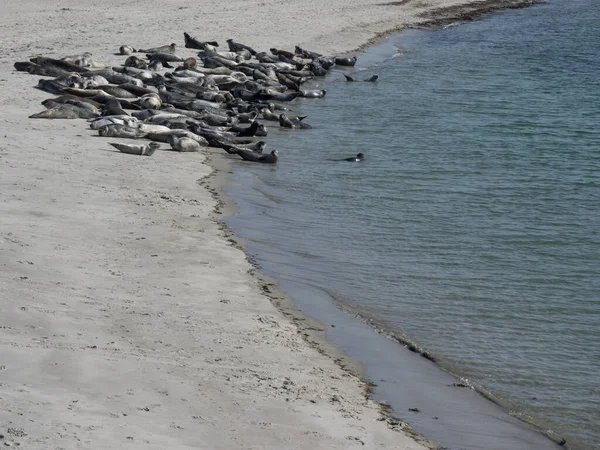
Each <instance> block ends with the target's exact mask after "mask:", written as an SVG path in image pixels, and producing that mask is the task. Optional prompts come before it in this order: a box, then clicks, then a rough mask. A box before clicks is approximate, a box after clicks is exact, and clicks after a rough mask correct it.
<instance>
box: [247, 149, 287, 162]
mask: <svg viewBox="0 0 600 450" xmlns="http://www.w3.org/2000/svg"><path fill="white" fill-rule="evenodd" d="M237 154H238V155H240V156H241V158H242V159H243V160H244V161H252V162H259V163H265V164H275V163H276V162H277V159H278V158H277V155H278V154H279V153H278V152H277V150H273V151H272V152H271V153H269V154H267V155H261V154H258V153H254V152H253V151H249V150H238V151H237Z"/></svg>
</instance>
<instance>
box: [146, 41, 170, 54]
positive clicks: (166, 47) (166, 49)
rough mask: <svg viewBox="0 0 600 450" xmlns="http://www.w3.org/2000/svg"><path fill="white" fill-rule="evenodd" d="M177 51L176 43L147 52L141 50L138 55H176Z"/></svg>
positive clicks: (150, 49)
mask: <svg viewBox="0 0 600 450" xmlns="http://www.w3.org/2000/svg"><path fill="white" fill-rule="evenodd" d="M176 51H177V44H175V43H174V42H173V43H172V44H170V45H161V46H160V47H153V48H149V49H147V50H142V49H139V50H138V53H169V54H171V55H173V54H175V52H176Z"/></svg>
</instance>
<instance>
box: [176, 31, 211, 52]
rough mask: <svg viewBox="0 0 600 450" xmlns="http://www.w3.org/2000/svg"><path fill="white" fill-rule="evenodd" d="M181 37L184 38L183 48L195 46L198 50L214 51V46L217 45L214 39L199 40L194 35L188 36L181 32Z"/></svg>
mask: <svg viewBox="0 0 600 450" xmlns="http://www.w3.org/2000/svg"><path fill="white" fill-rule="evenodd" d="M183 38H184V39H185V48H195V49H198V50H207V51H214V49H215V47H218V46H219V43H218V42H216V41H206V42H203V41H200V40H198V39H196V38H195V37H192V36H190V35H189V34H188V33H185V32H184V33H183Z"/></svg>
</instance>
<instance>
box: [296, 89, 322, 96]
mask: <svg viewBox="0 0 600 450" xmlns="http://www.w3.org/2000/svg"><path fill="white" fill-rule="evenodd" d="M299 92H300V97H304V98H323V97H325V94H326V93H327V91H326V90H325V89H308V90H303V89H300V91H299Z"/></svg>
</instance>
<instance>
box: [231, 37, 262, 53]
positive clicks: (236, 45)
mask: <svg viewBox="0 0 600 450" xmlns="http://www.w3.org/2000/svg"><path fill="white" fill-rule="evenodd" d="M227 45H228V46H229V50H231V51H232V52H239V51H242V50H244V49H245V50H248V51H249V52H250V53H251V54H252V56H255V55H256V53H257V52H256V50H254V49H253V48H252V47H249V46H247V45H245V44H241V43H239V42H234V41H233V39H227Z"/></svg>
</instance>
